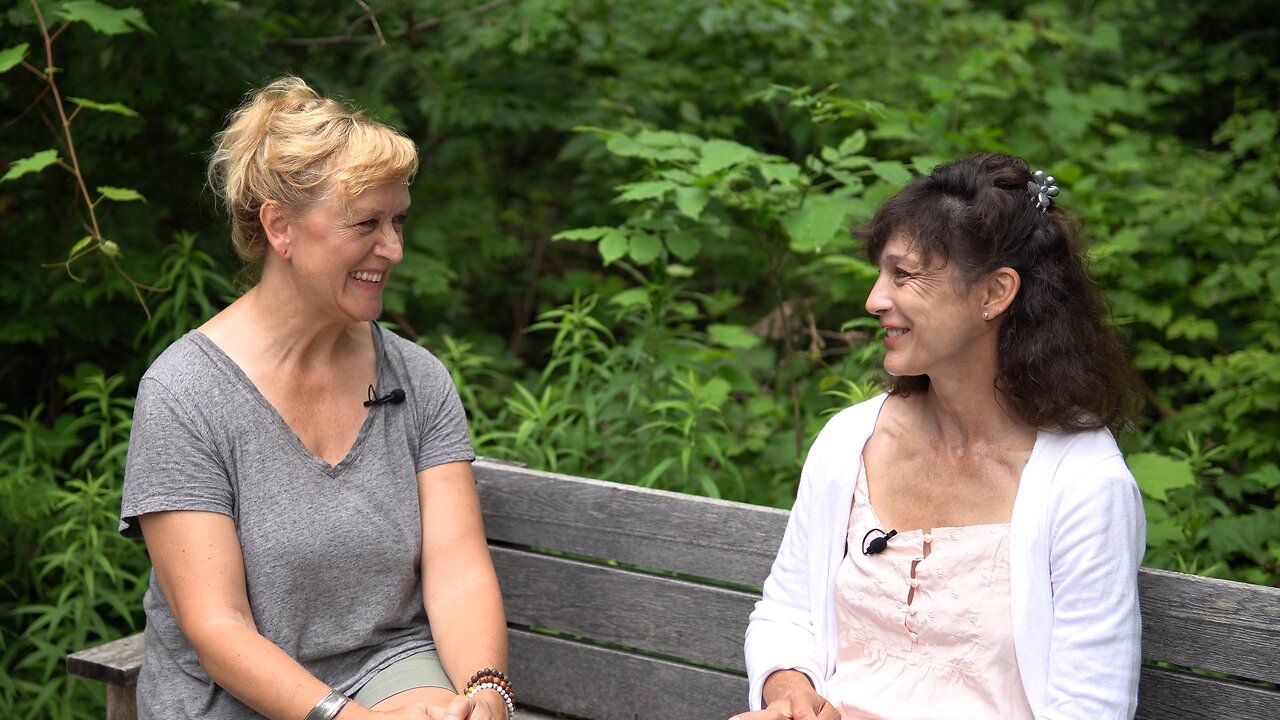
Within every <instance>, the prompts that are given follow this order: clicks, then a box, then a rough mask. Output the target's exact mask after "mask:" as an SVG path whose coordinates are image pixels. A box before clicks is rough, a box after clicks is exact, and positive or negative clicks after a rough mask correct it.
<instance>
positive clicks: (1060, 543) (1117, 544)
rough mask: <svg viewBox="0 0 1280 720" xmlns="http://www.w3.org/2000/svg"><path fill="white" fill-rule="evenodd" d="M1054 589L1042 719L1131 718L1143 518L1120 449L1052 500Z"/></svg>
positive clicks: (1137, 665) (1134, 701)
mask: <svg viewBox="0 0 1280 720" xmlns="http://www.w3.org/2000/svg"><path fill="white" fill-rule="evenodd" d="M1054 503H1055V505H1056V507H1055V508H1054V511H1053V512H1052V513H1051V514H1050V517H1052V518H1053V520H1052V522H1051V526H1050V528H1049V533H1050V535H1049V543H1050V550H1049V568H1050V580H1051V583H1052V588H1053V629H1052V632H1051V635H1050V640H1049V642H1050V647H1049V662H1048V678H1047V683H1046V692H1045V702H1044V704H1043V706H1042V713H1041V714H1040V715H1039V716H1038V717H1041V718H1043V719H1044V720H1068V719H1082V720H1083V719H1086V718H1087V719H1088V720H1131V718H1133V716H1134V712H1135V710H1136V708H1137V699H1138V673H1139V669H1140V665H1141V660H1142V655H1141V642H1140V639H1141V633H1142V621H1141V618H1140V616H1139V609H1138V567H1139V566H1140V565H1141V563H1142V556H1143V552H1144V548H1145V543H1146V519H1145V516H1144V513H1143V508H1142V499H1141V496H1140V495H1139V492H1138V486H1137V483H1136V482H1135V481H1134V479H1133V476H1132V475H1131V474H1130V473H1129V470H1128V468H1127V467H1126V466H1125V463H1124V459H1123V458H1122V457H1121V456H1120V454H1119V452H1118V451H1117V452H1116V453H1114V454H1112V455H1110V456H1108V457H1106V458H1104V459H1101V460H1099V461H1097V462H1095V463H1093V464H1091V465H1089V466H1088V467H1086V468H1085V469H1084V470H1083V471H1082V472H1081V473H1080V475H1079V477H1077V478H1074V479H1073V480H1071V481H1070V482H1067V483H1063V485H1062V491H1061V492H1060V493H1057V497H1056V498H1055V499H1054Z"/></svg>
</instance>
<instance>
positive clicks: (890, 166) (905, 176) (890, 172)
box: [871, 160, 911, 186]
mask: <svg viewBox="0 0 1280 720" xmlns="http://www.w3.org/2000/svg"><path fill="white" fill-rule="evenodd" d="M871 172H873V173H875V174H876V177H878V178H880V179H881V180H883V181H885V182H887V183H889V184H890V185H899V186H901V185H906V184H907V183H909V182H911V171H910V170H908V169H906V168H905V167H903V166H902V163H900V162H894V161H892V160H886V161H884V162H873V163H871Z"/></svg>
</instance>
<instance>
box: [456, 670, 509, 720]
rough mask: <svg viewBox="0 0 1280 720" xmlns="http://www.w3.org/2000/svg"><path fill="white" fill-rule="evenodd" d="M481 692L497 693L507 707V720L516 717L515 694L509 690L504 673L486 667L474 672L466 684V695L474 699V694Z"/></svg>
mask: <svg viewBox="0 0 1280 720" xmlns="http://www.w3.org/2000/svg"><path fill="white" fill-rule="evenodd" d="M481 690H493V691H494V692H496V693H498V695H499V696H500V697H501V698H502V702H504V703H505V704H506V706H507V718H508V720H510V719H511V718H514V717H515V716H516V703H515V698H516V694H515V692H514V691H513V690H512V689H511V680H509V679H508V678H507V674H506V673H504V672H502V671H501V670H496V669H494V668H488V667H487V668H485V669H483V670H480V671H478V672H476V674H475V675H472V676H471V680H469V681H468V682H467V689H466V695H467V697H475V694H476V693H478V692H480V691H481Z"/></svg>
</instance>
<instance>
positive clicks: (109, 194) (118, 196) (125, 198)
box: [98, 185, 147, 202]
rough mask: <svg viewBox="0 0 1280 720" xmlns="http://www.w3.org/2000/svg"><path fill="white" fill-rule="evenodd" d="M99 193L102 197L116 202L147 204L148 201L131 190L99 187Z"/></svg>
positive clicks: (107, 186) (106, 186)
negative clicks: (136, 201)
mask: <svg viewBox="0 0 1280 720" xmlns="http://www.w3.org/2000/svg"><path fill="white" fill-rule="evenodd" d="M98 192H99V193H101V194H102V197H104V198H106V199H108V200H115V201H116V202H130V201H132V200H141V201H142V202H146V201H147V199H146V198H144V197H142V193H140V192H138V191H137V190H132V189H130V188H118V187H111V186H110V185H99V186H98Z"/></svg>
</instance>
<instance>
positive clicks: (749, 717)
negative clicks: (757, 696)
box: [729, 688, 840, 720]
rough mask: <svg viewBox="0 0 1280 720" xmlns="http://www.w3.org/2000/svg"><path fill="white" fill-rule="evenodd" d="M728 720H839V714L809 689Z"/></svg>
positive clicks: (795, 692)
mask: <svg viewBox="0 0 1280 720" xmlns="http://www.w3.org/2000/svg"><path fill="white" fill-rule="evenodd" d="M729 720H840V713H838V712H836V709H835V708H834V707H832V706H831V703H829V702H827V699H826V698H824V697H822V696H821V695H819V694H818V693H816V692H814V691H813V689H812V688H810V689H809V690H808V691H805V690H803V689H801V690H796V691H794V692H791V693H788V694H787V695H784V696H782V697H780V698H778V699H776V700H774V701H773V702H771V703H769V707H767V708H765V709H763V710H756V711H755V712H749V713H743V714H741V715H735V716H733V717H732V718H730V719H729Z"/></svg>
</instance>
